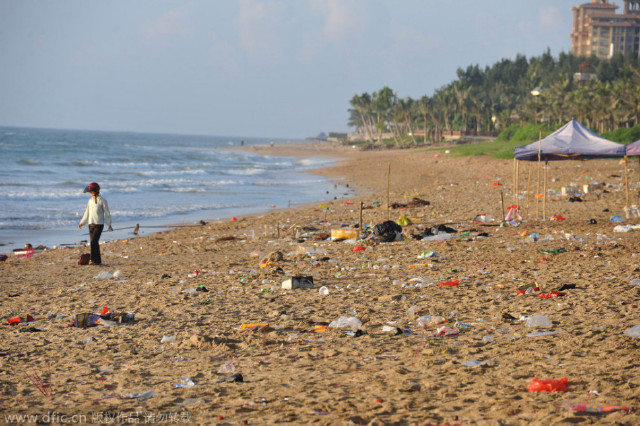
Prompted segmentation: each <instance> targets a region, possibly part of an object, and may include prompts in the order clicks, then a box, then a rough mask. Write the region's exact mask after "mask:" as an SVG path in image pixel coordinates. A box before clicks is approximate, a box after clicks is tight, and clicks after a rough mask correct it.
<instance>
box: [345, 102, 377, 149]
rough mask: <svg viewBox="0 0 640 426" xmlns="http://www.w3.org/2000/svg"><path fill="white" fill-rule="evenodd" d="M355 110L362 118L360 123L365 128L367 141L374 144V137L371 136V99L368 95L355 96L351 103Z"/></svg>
mask: <svg viewBox="0 0 640 426" xmlns="http://www.w3.org/2000/svg"><path fill="white" fill-rule="evenodd" d="M350 104H351V106H352V107H353V110H354V111H355V112H356V114H357V115H358V116H359V117H360V121H359V123H360V124H361V125H362V126H363V127H364V131H365V134H366V136H367V140H368V141H369V142H370V143H373V137H372V136H371V130H370V129H369V125H370V123H371V117H370V111H371V97H370V96H369V94H367V93H363V94H362V95H360V96H358V95H353V98H351V101H350Z"/></svg>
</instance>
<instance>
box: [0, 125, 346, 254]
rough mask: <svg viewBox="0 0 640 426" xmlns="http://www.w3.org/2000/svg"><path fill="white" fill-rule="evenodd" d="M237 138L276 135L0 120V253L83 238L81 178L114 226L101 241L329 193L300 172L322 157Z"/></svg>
mask: <svg viewBox="0 0 640 426" xmlns="http://www.w3.org/2000/svg"><path fill="white" fill-rule="evenodd" d="M241 140H244V145H245V146H251V145H266V144H268V143H270V142H271V141H275V142H278V140H275V139H266V138H265V139H261V138H240V137H234V138H230V137H220V136H190V135H166V134H148V133H129V132H104V131H100V132H99V131H82V130H49V129H32V128H15V127H0V253H6V252H10V251H11V250H12V249H14V248H21V247H23V246H24V244H25V243H30V244H32V245H33V246H34V247H36V246H38V245H44V246H46V247H49V248H51V247H53V246H56V245H66V244H69V245H73V244H78V243H82V242H83V241H87V240H88V229H87V227H86V226H85V227H83V229H82V230H79V229H78V227H77V225H78V222H79V221H80V219H81V217H82V214H83V213H84V210H85V208H86V205H87V201H88V199H89V196H90V195H89V194H85V193H83V189H84V188H85V186H86V185H87V184H89V183H90V182H98V183H99V184H100V186H101V188H102V190H101V195H102V196H103V197H104V198H105V199H106V200H107V201H108V203H109V208H110V211H111V217H112V222H113V228H114V229H115V231H114V232H106V230H105V232H104V233H103V234H102V238H101V241H109V240H116V239H123V238H131V237H132V231H133V228H134V227H135V225H136V224H139V225H140V235H146V234H150V233H153V232H157V231H161V230H162V228H156V227H160V226H163V225H174V224H193V223H196V222H198V221H200V220H204V221H208V220H216V219H226V218H231V217H233V216H241V215H247V214H254V213H261V212H266V211H268V210H270V209H272V208H288V207H290V206H294V205H297V204H301V203H307V202H311V201H321V200H325V199H328V198H329V197H331V198H332V197H333V192H335V189H334V182H332V181H330V180H329V179H326V178H324V177H322V176H318V175H315V174H311V173H305V171H308V170H311V169H315V168H319V167H324V166H327V165H329V164H330V163H331V161H332V160H330V159H326V158H303V159H301V158H295V157H281V156H272V155H262V154H259V153H256V152H250V151H245V150H233V149H232V148H233V147H238V146H240V141H241ZM229 148H231V149H229ZM328 192H329V193H328ZM147 227H148V228H147Z"/></svg>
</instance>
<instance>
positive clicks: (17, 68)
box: [0, 0, 622, 139]
mask: <svg viewBox="0 0 640 426" xmlns="http://www.w3.org/2000/svg"><path fill="white" fill-rule="evenodd" d="M586 2H588V1H587V0H582V1H580V0H483V1H478V0H437V1H436V0H184V1H177V0H173V1H170V0H108V1H107V0H56V1H45V0H0V125H2V126H22V127H41V128H62V129H85V130H108V131H134V132H150V133H177V134H200V135H219V136H238V137H267V138H268V137H272V138H290V139H296V138H304V137H307V136H315V135H317V134H319V133H320V132H326V133H328V132H346V131H352V130H353V129H350V128H349V127H348V125H347V121H348V117H349V114H348V109H349V100H350V99H351V98H352V97H353V95H354V94H356V93H357V94H361V93H364V92H367V93H373V92H375V91H378V90H380V89H381V88H383V87H385V86H388V87H390V88H391V89H392V90H393V91H394V92H395V93H396V94H397V95H398V96H399V97H407V96H410V97H412V98H420V97H421V96H423V95H428V96H431V95H433V93H434V91H435V90H436V89H438V88H440V87H442V86H444V85H446V84H448V83H450V82H451V81H453V80H455V79H456V70H457V69H458V68H466V67H467V66H469V65H475V64H478V65H480V66H481V67H485V66H491V65H493V64H494V63H496V62H498V61H499V60H501V59H503V58H510V59H513V58H515V56H516V55H517V54H523V55H525V56H526V57H527V58H531V57H534V56H539V55H541V54H542V53H543V52H544V51H545V50H546V49H547V48H549V49H550V50H551V53H552V54H553V56H557V55H558V54H559V53H560V52H570V50H571V40H570V38H569V33H570V32H571V27H572V20H573V12H572V11H571V7H573V6H576V5H579V4H582V3H586ZM614 3H617V4H618V5H621V4H622V2H621V1H620V0H617V1H614Z"/></svg>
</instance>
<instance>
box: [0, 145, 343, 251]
mask: <svg viewBox="0 0 640 426" xmlns="http://www.w3.org/2000/svg"><path fill="white" fill-rule="evenodd" d="M312 147H313V143H311V142H277V143H275V144H274V146H273V147H270V146H269V145H248V146H245V147H240V146H230V147H226V148H221V149H223V150H229V151H250V152H259V153H260V154H264V155H276V156H283V157H292V158H298V159H304V158H332V159H336V160H339V159H340V156H339V155H337V154H336V153H334V152H332V151H326V150H322V151H318V150H317V149H315V148H312ZM318 152H320V155H317V154H318ZM316 170H322V168H320V169H313V170H307V171H304V172H302V173H315V174H317V175H321V176H322V174H321V173H316V172H315V171H316ZM325 177H326V178H327V179H328V180H329V181H331V180H332V179H331V177H329V176H325ZM315 202H321V201H315ZM309 203H314V201H311V202H302V203H290V204H291V206H292V207H293V208H295V207H296V206H299V205H306V204H309ZM292 207H283V206H280V207H276V208H274V207H272V206H264V207H257V206H255V207H243V208H232V207H226V208H222V209H220V210H221V212H222V213H221V216H217V217H205V216H201V215H200V214H199V213H193V214H189V215H188V216H189V217H191V218H192V220H180V221H172V220H165V219H153V218H148V220H147V221H146V223H145V224H142V223H141V222H140V221H138V222H136V223H134V222H131V223H127V222H125V223H122V224H120V225H119V226H114V231H113V232H107V231H105V232H103V234H102V237H101V244H104V243H108V242H114V241H118V240H122V239H132V238H138V237H141V236H145V235H151V234H153V233H155V232H158V231H145V228H151V229H154V228H155V229H158V230H162V229H176V228H180V227H182V226H184V225H188V226H193V225H194V224H198V223H200V222H203V221H204V222H207V223H208V222H216V221H225V220H228V219H231V218H232V217H246V216H253V215H258V214H266V213H268V212H269V211H274V210H280V209H287V208H292ZM225 212H226V213H225ZM176 219H178V218H176ZM136 225H140V231H139V234H138V235H134V234H133V230H134V229H135V227H136ZM83 231H84V230H83ZM123 231H124V232H123ZM27 233H32V234H36V235H43V234H44V235H47V234H52V235H66V237H62V238H59V237H55V236H48V237H45V238H41V239H40V241H35V239H33V238H26V237H25V236H24V235H25V234H27ZM6 234H8V235H9V237H7V238H3V239H5V240H7V241H8V240H11V239H13V240H15V241H18V240H19V239H22V238H24V239H25V241H21V242H15V243H11V242H7V243H4V244H2V245H0V254H6V255H10V254H12V253H13V252H14V251H15V250H19V249H20V248H21V247H22V245H24V244H26V243H30V244H32V245H33V246H34V247H36V246H40V247H46V248H47V249H48V250H51V249H55V248H57V247H64V246H77V247H82V246H86V245H88V240H89V238H88V234H87V233H86V232H83V233H79V231H78V230H77V229H76V227H75V226H74V227H73V228H69V229H66V228H64V229H56V230H53V231H50V230H34V231H32V232H26V233H25V232H24V231H8V232H7V233H6ZM75 235H77V236H75ZM27 240H28V241H27ZM32 240H33V241H32ZM10 245H17V246H16V247H10Z"/></svg>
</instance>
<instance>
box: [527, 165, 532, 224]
mask: <svg viewBox="0 0 640 426" xmlns="http://www.w3.org/2000/svg"><path fill="white" fill-rule="evenodd" d="M530 195H531V161H529V177H528V178H527V220H529V196H530Z"/></svg>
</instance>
